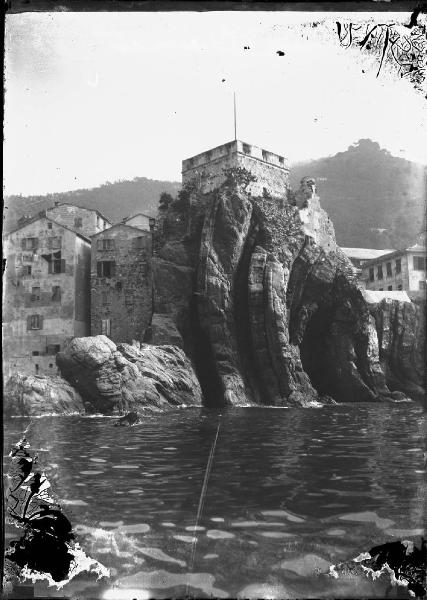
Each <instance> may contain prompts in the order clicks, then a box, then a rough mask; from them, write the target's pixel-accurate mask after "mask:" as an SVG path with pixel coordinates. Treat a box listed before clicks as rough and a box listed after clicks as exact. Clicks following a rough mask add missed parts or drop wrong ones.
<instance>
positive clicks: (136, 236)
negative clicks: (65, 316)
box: [91, 223, 153, 343]
mask: <svg viewBox="0 0 427 600" xmlns="http://www.w3.org/2000/svg"><path fill="white" fill-rule="evenodd" d="M151 254H152V234H151V233H150V232H149V231H144V230H142V229H138V228H137V227H131V226H130V225H125V224H124V223H118V224H117V225H113V227H110V228H109V229H107V230H105V231H102V232H100V233H97V234H95V235H94V236H92V259H91V335H99V334H104V335H107V336H108V337H109V338H110V339H112V340H113V341H114V342H128V343H132V341H133V340H136V341H142V340H143V338H144V334H145V330H146V328H147V327H148V325H149V324H150V320H151V315H152V309H153V300H152V269H151Z"/></svg>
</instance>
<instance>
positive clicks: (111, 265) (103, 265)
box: [96, 260, 116, 277]
mask: <svg viewBox="0 0 427 600" xmlns="http://www.w3.org/2000/svg"><path fill="white" fill-rule="evenodd" d="M96 268H97V275H98V277H114V274H115V268H116V263H115V262H114V261H113V260H99V261H98V262H97V266H96Z"/></svg>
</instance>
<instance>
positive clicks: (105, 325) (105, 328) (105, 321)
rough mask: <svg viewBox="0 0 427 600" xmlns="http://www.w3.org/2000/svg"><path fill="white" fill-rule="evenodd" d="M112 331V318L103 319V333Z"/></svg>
mask: <svg viewBox="0 0 427 600" xmlns="http://www.w3.org/2000/svg"><path fill="white" fill-rule="evenodd" d="M110 333H111V319H101V334H102V335H110Z"/></svg>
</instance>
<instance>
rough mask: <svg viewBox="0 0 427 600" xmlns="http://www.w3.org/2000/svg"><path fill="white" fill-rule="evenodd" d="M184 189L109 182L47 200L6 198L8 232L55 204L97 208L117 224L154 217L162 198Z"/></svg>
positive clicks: (149, 181)
mask: <svg viewBox="0 0 427 600" xmlns="http://www.w3.org/2000/svg"><path fill="white" fill-rule="evenodd" d="M180 188H181V184H180V183H177V182H172V181H157V180H155V179H147V178H146V177H136V178H135V179H133V180H132V181H116V182H115V183H109V182H107V183H104V184H103V185H101V186H99V187H96V188H92V189H88V190H85V189H82V190H74V191H72V192H61V193H57V194H48V195H46V196H6V197H5V199H4V206H5V211H4V213H5V219H4V228H5V231H9V230H11V229H12V228H13V227H15V226H16V221H17V219H19V217H21V216H22V215H24V214H36V213H37V212H38V211H40V210H43V209H45V208H47V207H50V206H53V204H54V202H71V203H72V204H77V205H79V206H84V207H87V208H96V209H98V210H99V211H101V212H102V213H103V214H104V215H105V216H106V217H108V218H109V219H110V220H111V221H112V222H113V223H116V222H117V221H121V220H122V219H123V217H127V216H128V215H132V214H135V213H137V212H144V213H147V214H150V215H154V214H155V213H156V212H157V205H158V202H159V196H160V194H161V193H162V192H168V193H169V194H172V195H176V193H177V192H178V190H179V189H180Z"/></svg>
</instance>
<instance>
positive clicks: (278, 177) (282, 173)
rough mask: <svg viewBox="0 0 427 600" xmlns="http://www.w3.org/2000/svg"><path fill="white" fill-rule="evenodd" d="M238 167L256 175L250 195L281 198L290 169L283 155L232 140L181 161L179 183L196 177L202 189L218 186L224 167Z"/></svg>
mask: <svg viewBox="0 0 427 600" xmlns="http://www.w3.org/2000/svg"><path fill="white" fill-rule="evenodd" d="M232 167H241V168H245V169H247V170H248V171H249V172H251V173H252V174H253V175H255V177H256V178H257V181H256V182H254V183H251V184H250V186H249V187H250V190H249V191H250V192H251V193H252V194H253V195H258V196H259V195H262V194H263V193H265V192H267V193H269V194H270V195H271V196H275V197H279V198H284V197H286V193H287V188H288V178H289V169H288V165H287V160H286V159H285V157H284V156H280V155H279V154H275V153H274V152H269V151H267V150H264V149H263V148H260V147H259V146H254V145H252V144H247V143H245V142H242V141H241V140H233V141H232V142H228V143H227V144H222V145H221V146H217V147H216V148H212V149H211V150H207V151H206V152H201V153H200V154H196V156H192V157H191V158H187V159H185V160H183V161H182V183H183V184H184V185H185V184H186V183H188V182H190V181H194V180H197V181H198V182H199V185H200V188H201V191H202V192H208V191H211V190H212V189H214V188H215V187H218V186H219V185H220V184H221V183H222V182H223V181H224V173H223V169H229V168H232Z"/></svg>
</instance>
